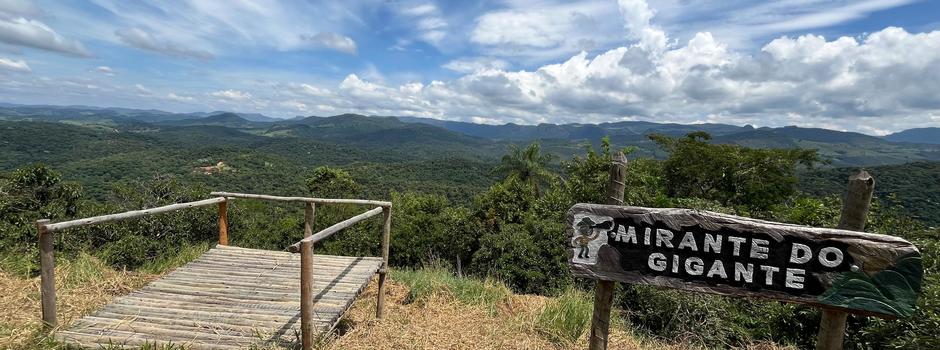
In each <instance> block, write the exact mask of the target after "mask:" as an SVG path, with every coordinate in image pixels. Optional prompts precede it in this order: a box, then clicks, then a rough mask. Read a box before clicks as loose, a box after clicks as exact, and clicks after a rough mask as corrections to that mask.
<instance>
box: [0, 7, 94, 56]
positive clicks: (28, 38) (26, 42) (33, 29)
mask: <svg viewBox="0 0 940 350" xmlns="http://www.w3.org/2000/svg"><path fill="white" fill-rule="evenodd" d="M0 42H2V43H6V44H9V45H14V46H24V47H30V48H34V49H40V50H46V51H52V52H58V53H64V54H67V55H72V56H78V57H91V56H92V54H91V52H89V51H88V50H87V49H85V47H84V46H83V45H82V43H80V42H78V41H76V40H72V39H69V38H66V37H64V36H62V35H60V34H59V33H56V31H55V30H52V28H49V26H47V25H45V24H44V23H42V22H40V21H38V20H34V19H27V18H25V17H17V16H9V15H6V16H4V15H3V13H2V12H0Z"/></svg>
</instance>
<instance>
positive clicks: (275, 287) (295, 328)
mask: <svg viewBox="0 0 940 350" xmlns="http://www.w3.org/2000/svg"><path fill="white" fill-rule="evenodd" d="M381 265H382V258H373V257H345V256H329V255H315V257H314V269H313V270H314V295H315V297H314V312H315V321H316V323H315V324H316V327H317V328H318V329H319V330H320V331H321V332H328V331H330V330H332V329H333V327H334V326H335V325H336V322H337V321H339V319H340V317H341V316H342V315H343V313H345V312H346V310H347V309H348V308H349V306H350V305H351V304H352V302H353V300H354V299H355V298H356V297H357V296H358V295H359V293H360V292H361V291H362V289H363V288H365V286H366V285H368V284H369V281H370V280H371V279H372V276H373V275H374V274H375V273H376V271H377V270H378V269H379V267H380V266H381ZM299 334H300V256H299V254H291V253H287V252H275V251H266V250H255V249H246V248H237V247H230V246H222V245H219V246H216V247H215V248H213V249H211V250H209V251H208V252H206V253H205V254H203V255H202V256H201V257H199V258H198V259H196V260H194V261H193V262H190V263H189V264H186V265H185V266H183V267H180V268H178V269H176V270H174V271H173V272H171V273H169V274H167V275H166V276H165V277H163V278H161V279H159V280H156V281H153V282H151V283H149V284H148V285H147V286H145V287H144V288H143V289H141V290H139V291H136V292H133V293H131V294H129V295H126V296H122V297H118V298H116V299H115V300H114V301H112V302H111V303H110V304H108V305H106V306H105V307H104V308H102V309H101V310H99V311H97V312H95V313H94V314H92V315H89V316H86V317H83V318H81V319H79V320H76V321H75V322H73V323H72V324H71V325H70V326H68V327H67V328H66V329H64V330H61V331H59V332H57V333H56V335H55V337H56V339H58V340H59V341H62V342H64V343H67V344H69V345H73V346H79V347H87V348H100V347H101V346H102V345H104V346H107V345H108V344H112V345H124V346H126V347H128V348H134V347H138V346H140V345H143V344H156V345H164V344H168V343H172V344H175V345H182V346H185V347H186V348H187V349H243V348H246V347H250V346H252V345H263V344H272V343H275V344H291V343H295V342H297V341H298V339H299Z"/></svg>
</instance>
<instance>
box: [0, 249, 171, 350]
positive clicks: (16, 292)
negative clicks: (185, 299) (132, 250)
mask: <svg viewBox="0 0 940 350" xmlns="http://www.w3.org/2000/svg"><path fill="white" fill-rule="evenodd" d="M158 276H159V275H154V274H143V273H134V272H127V271H115V270H113V269H111V268H109V267H107V266H105V265H104V264H102V263H101V262H100V261H98V260H97V259H95V258H92V257H90V256H87V255H85V256H81V257H79V258H77V259H76V260H74V261H71V262H63V263H62V264H60V265H59V266H57V267H56V280H57V282H58V283H57V286H58V289H57V291H56V295H57V298H58V317H59V319H58V320H59V324H62V325H67V324H69V323H71V322H72V320H74V319H77V318H78V317H80V316H82V315H86V314H88V313H91V312H92V311H94V310H96V309H98V308H100V307H102V306H103V305H105V304H107V303H108V302H109V301H111V299H113V298H114V297H116V296H119V295H123V294H127V293H129V292H131V291H133V290H135V289H138V288H140V287H142V286H143V285H145V284H147V282H149V281H151V280H153V279H155V278H157V277H158ZM40 314H41V311H40V306H39V277H35V278H23V277H20V276H12V275H10V274H9V273H6V272H4V271H0V349H43V348H48V347H49V344H50V343H49V342H48V339H45V336H44V335H43V333H42V332H41V328H42V327H41V325H42V323H41V320H40Z"/></svg>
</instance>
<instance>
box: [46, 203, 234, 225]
mask: <svg viewBox="0 0 940 350" xmlns="http://www.w3.org/2000/svg"><path fill="white" fill-rule="evenodd" d="M221 202H225V198H221V197H219V198H209V199H203V200H201V201H195V202H187V203H177V204H170V205H165V206H162V207H156V208H150V209H142V210H132V211H128V212H123V213H119V214H109V215H101V216H94V217H90V218H84V219H78V220H70V221H63V222H57V223H54V224H47V225H45V228H46V230H48V231H49V232H57V231H62V230H64V229H67V228H72V227H78V226H86V225H92V224H100V223H104V222H109V221H117V220H125V219H131V218H136V217H141V216H146V215H153V214H159V213H165V212H170V211H174V210H180V209H186V208H195V207H201V206H205V205H210V204H215V203H221Z"/></svg>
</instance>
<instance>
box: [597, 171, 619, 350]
mask: <svg viewBox="0 0 940 350" xmlns="http://www.w3.org/2000/svg"><path fill="white" fill-rule="evenodd" d="M626 175H627V157H626V156H624V154H623V152H617V153H616V154H614V155H613V156H612V157H611V163H610V178H609V179H608V182H607V199H606V200H605V203H606V204H611V205H623V191H624V187H625V181H626ZM613 298H614V282H613V281H604V280H597V286H596V288H595V289H594V315H593V316H592V317H591V336H590V338H588V342H589V343H588V344H589V345H588V349H590V350H605V349H607V337H608V333H609V331H610V308H611V304H612V303H613Z"/></svg>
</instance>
